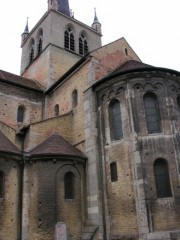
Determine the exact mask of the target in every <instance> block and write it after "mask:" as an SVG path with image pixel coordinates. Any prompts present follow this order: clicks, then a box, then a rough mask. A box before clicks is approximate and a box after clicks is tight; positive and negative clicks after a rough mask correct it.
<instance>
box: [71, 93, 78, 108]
mask: <svg viewBox="0 0 180 240" xmlns="http://www.w3.org/2000/svg"><path fill="white" fill-rule="evenodd" d="M77 105H78V91H77V89H74V90H73V92H72V107H73V108H75V107H76V106H77Z"/></svg>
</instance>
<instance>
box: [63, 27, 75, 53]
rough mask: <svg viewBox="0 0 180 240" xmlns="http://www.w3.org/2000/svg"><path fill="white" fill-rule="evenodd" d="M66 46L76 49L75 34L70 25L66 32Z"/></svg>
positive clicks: (72, 49)
mask: <svg viewBox="0 0 180 240" xmlns="http://www.w3.org/2000/svg"><path fill="white" fill-rule="evenodd" d="M64 47H65V48H66V49H69V50H71V51H75V41H74V34H73V31H72V29H71V28H70V27H68V28H67V29H66V31H65V33H64Z"/></svg>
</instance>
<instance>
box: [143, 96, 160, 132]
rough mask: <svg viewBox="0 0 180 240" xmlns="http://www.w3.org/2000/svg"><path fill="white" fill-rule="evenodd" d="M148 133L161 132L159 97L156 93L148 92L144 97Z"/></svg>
mask: <svg viewBox="0 0 180 240" xmlns="http://www.w3.org/2000/svg"><path fill="white" fill-rule="evenodd" d="M143 100H144V108H145V115H146V123H147V129H148V133H159V132H161V130H160V113H159V109H158V102H157V97H156V95H155V94H154V93H150V92H149V93H146V94H145V95H144V97H143Z"/></svg>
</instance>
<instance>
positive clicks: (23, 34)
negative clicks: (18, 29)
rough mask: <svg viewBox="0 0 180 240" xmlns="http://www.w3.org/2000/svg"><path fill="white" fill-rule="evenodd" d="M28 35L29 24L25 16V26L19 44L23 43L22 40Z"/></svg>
mask: <svg viewBox="0 0 180 240" xmlns="http://www.w3.org/2000/svg"><path fill="white" fill-rule="evenodd" d="M28 35H29V26H28V18H27V22H26V27H25V29H24V32H23V33H22V35H21V45H22V44H23V42H24V40H25V39H26V37H27V36H28Z"/></svg>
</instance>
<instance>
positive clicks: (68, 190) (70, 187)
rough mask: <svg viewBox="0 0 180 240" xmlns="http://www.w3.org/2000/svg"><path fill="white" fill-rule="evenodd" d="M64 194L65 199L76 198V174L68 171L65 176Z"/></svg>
mask: <svg viewBox="0 0 180 240" xmlns="http://www.w3.org/2000/svg"><path fill="white" fill-rule="evenodd" d="M64 195H65V199H74V174H73V173H72V172H68V173H66V175H65V177H64Z"/></svg>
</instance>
